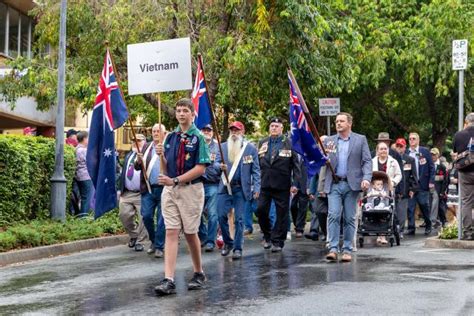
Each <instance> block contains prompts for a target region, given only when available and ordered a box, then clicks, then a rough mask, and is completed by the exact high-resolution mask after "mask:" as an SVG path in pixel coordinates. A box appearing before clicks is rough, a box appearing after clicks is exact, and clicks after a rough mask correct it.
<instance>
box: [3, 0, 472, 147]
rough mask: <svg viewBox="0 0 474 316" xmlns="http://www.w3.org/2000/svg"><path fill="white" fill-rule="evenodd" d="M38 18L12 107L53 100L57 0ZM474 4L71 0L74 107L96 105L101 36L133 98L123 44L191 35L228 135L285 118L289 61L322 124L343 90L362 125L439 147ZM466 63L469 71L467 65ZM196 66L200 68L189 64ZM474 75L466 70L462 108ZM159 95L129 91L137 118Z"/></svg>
mask: <svg viewBox="0 0 474 316" xmlns="http://www.w3.org/2000/svg"><path fill="white" fill-rule="evenodd" d="M43 3H44V5H42V6H40V7H39V8H38V9H37V10H36V11H35V12H34V14H35V15H36V17H37V18H38V21H39V22H38V25H37V26H36V28H35V37H36V38H37V41H36V44H35V50H36V52H37V54H35V56H36V57H35V59H33V60H31V61H27V60H23V59H17V60H15V61H13V62H12V63H11V64H12V66H13V67H14V68H15V69H18V70H19V71H20V70H22V69H25V68H27V69H28V72H27V73H26V74H24V73H23V76H19V73H18V72H14V73H12V75H11V76H10V77H8V78H6V79H4V80H1V81H0V93H3V94H4V95H5V96H6V98H7V99H8V100H9V101H10V102H14V100H15V99H16V98H18V97H19V96H21V95H31V96H34V97H35V98H36V99H37V100H38V104H39V107H40V108H48V107H49V106H50V105H51V104H54V103H55V102H56V101H55V100H56V95H55V94H56V63H57V56H56V53H55V49H53V50H52V53H51V54H49V55H45V54H40V53H39V52H41V51H43V50H44V47H46V46H47V45H51V47H53V48H54V47H56V46H57V42H58V25H59V24H58V20H59V1H58V0H47V1H43ZM473 26H474V3H473V2H472V1H469V0H403V1H402V0H397V1H392V0H379V1H368V0H349V1H341V0H332V1H296V0H253V1H242V0H223V1H209V0H188V1H178V0H162V1H157V0H138V1H128V0H116V1H109V0H107V1H106V0H76V1H69V6H68V21H67V34H68V39H67V104H68V106H80V107H81V108H83V109H84V110H86V109H89V108H90V107H91V106H92V105H93V101H94V98H95V92H96V85H97V81H98V74H99V73H100V70H101V67H102V63H103V56H104V42H105V41H106V40H107V41H108V42H109V45H110V49H111V52H112V54H113V56H114V58H115V62H116V65H117V69H118V73H119V75H120V76H119V77H120V79H121V83H122V88H123V90H124V93H125V95H126V96H127V69H126V45H127V44H131V43H139V42H147V41H156V40H162V39H168V38H176V37H185V36H189V37H191V39H192V52H193V55H194V56H196V55H197V53H198V52H200V53H202V55H203V59H204V66H205V69H206V76H207V80H208V83H209V92H210V96H211V99H212V100H213V101H214V104H215V106H216V109H215V110H216V113H217V117H218V118H219V121H220V123H221V124H222V129H223V131H224V132H226V130H227V123H228V121H229V120H230V119H239V120H241V121H243V122H245V123H246V124H247V127H248V130H249V132H260V133H265V130H266V124H267V122H268V117H270V116H274V115H278V116H282V117H286V116H287V111H288V110H287V100H288V85H287V78H286V67H287V65H289V66H291V67H292V69H293V71H294V73H295V75H296V77H297V79H298V83H299V85H300V87H301V88H302V92H303V95H304V96H305V99H306V101H307V103H308V104H309V105H310V106H311V107H312V112H313V117H314V118H315V120H316V123H317V125H318V126H319V127H320V128H321V129H323V127H324V126H325V119H322V120H321V119H318V116H317V109H316V107H315V106H316V105H317V100H318V98H321V97H332V96H333V97H337V96H338V97H341V100H342V108H343V110H347V111H350V112H352V113H353V114H354V115H355V122H356V125H355V126H354V128H355V130H357V131H361V132H363V133H366V134H368V135H369V138H373V137H374V136H376V134H377V132H378V131H382V130H384V131H388V132H390V133H391V135H393V136H401V135H406V133H407V132H408V131H411V130H416V131H418V132H419V133H420V134H421V135H422V140H423V141H424V142H427V141H428V140H431V142H432V143H434V144H435V145H437V146H440V147H442V146H443V145H444V144H445V141H446V139H447V137H448V136H449V135H451V134H452V133H453V132H454V131H455V129H456V124H454V122H455V121H456V116H457V110H456V104H457V88H456V87H457V80H456V73H455V72H454V71H452V70H451V42H452V40H453V39H460V38H467V39H468V40H470V43H471V49H470V56H473V55H474V49H473V47H474V45H473V43H474V37H473V36H474V35H473V32H472V30H473ZM472 63H473V62H472V58H471V63H470V64H471V68H472ZM194 64H195V63H194ZM473 83H474V82H473V76H472V74H471V72H470V71H469V70H468V71H467V72H466V96H465V103H466V112H467V111H470V110H472V103H473V101H472V100H473V98H474V91H473V88H472V86H473ZM188 95H189V91H183V92H175V93H163V94H162V103H163V105H164V109H165V113H166V115H165V122H166V123H168V124H174V123H171V122H172V121H173V115H172V114H173V111H172V106H171V105H172V104H173V102H174V101H175V100H176V99H177V98H179V97H182V96H188ZM156 101H157V98H156V95H152V94H150V95H143V96H134V97H128V96H127V103H128V105H129V108H130V111H131V113H132V116H136V115H141V116H143V117H144V118H145V123H146V124H151V123H152V122H156V119H157V111H156V104H157V102H156Z"/></svg>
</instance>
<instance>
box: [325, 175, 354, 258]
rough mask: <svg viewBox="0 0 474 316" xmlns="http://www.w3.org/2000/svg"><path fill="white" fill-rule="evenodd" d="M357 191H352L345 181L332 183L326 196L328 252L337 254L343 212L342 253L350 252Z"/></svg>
mask: <svg viewBox="0 0 474 316" xmlns="http://www.w3.org/2000/svg"><path fill="white" fill-rule="evenodd" d="M358 195H359V191H352V190H351V188H350V187H349V184H348V183H347V182H346V181H340V182H339V183H337V184H336V183H333V185H332V186H331V192H329V195H328V206H329V210H328V212H329V214H328V234H329V238H328V239H329V251H330V252H337V251H338V248H339V234H340V230H341V226H340V225H341V215H342V213H343V212H344V244H343V246H342V251H343V252H345V253H351V252H352V240H353V239H354V233H355V218H356V210H357V196H358Z"/></svg>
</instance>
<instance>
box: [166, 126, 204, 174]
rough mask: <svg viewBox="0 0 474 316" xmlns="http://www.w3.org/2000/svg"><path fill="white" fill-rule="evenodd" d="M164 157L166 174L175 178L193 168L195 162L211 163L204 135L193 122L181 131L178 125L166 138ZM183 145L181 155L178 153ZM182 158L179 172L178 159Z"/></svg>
mask: <svg viewBox="0 0 474 316" xmlns="http://www.w3.org/2000/svg"><path fill="white" fill-rule="evenodd" d="M164 147H165V158H166V161H167V164H166V167H167V168H166V169H167V173H168V176H169V177H171V178H175V177H177V176H179V175H181V174H184V173H186V172H188V171H189V170H191V169H192V168H194V166H196V165H197V164H203V165H206V166H208V165H209V164H210V163H211V159H210V157H209V146H207V144H206V141H205V140H204V136H203V135H202V134H201V132H200V131H199V130H198V129H197V128H196V126H195V125H194V124H192V125H191V127H190V128H189V129H188V130H187V131H186V132H185V133H183V132H182V131H181V128H180V127H179V126H178V127H177V128H176V129H175V130H174V131H173V132H172V133H170V134H169V136H168V137H167V138H166V140H165V143H164ZM180 147H183V148H184V152H182V155H183V156H182V157H180V156H179V155H178V154H179V148H180ZM181 159H183V160H184V166H183V171H182V172H179V171H178V167H179V161H181Z"/></svg>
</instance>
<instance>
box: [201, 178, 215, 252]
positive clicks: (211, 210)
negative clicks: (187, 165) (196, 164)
mask: <svg viewBox="0 0 474 316" xmlns="http://www.w3.org/2000/svg"><path fill="white" fill-rule="evenodd" d="M218 189H219V185H218V184H204V211H203V212H202V215H201V224H200V225H199V233H198V235H199V239H200V240H201V243H205V244H206V245H211V246H213V247H214V246H215V244H216V237H217V223H218V219H217V191H218ZM206 212H207V225H206V223H205V222H204V215H205V213H206Z"/></svg>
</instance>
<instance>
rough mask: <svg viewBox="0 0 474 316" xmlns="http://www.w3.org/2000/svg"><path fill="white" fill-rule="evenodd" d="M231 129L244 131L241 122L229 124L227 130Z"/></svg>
mask: <svg viewBox="0 0 474 316" xmlns="http://www.w3.org/2000/svg"><path fill="white" fill-rule="evenodd" d="M231 128H236V129H238V130H240V131H243V130H245V127H244V124H243V123H242V122H239V121H235V122H233V123H232V124H230V125H229V129H231Z"/></svg>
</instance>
